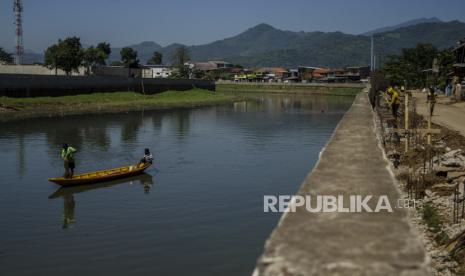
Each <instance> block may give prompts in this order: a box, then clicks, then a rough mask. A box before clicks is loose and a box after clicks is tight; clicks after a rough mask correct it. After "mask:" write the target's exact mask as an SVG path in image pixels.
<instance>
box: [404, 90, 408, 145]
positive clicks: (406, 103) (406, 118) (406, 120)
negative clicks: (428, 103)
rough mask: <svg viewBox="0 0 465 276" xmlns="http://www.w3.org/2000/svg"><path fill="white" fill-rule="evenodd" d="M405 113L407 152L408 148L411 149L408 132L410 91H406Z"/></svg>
mask: <svg viewBox="0 0 465 276" xmlns="http://www.w3.org/2000/svg"><path fill="white" fill-rule="evenodd" d="M404 103H405V114H404V119H405V123H404V128H405V130H406V133H405V152H408V149H409V133H408V131H407V130H408V129H409V117H408V115H409V114H408V112H409V108H408V105H409V102H408V93H405V102H404Z"/></svg>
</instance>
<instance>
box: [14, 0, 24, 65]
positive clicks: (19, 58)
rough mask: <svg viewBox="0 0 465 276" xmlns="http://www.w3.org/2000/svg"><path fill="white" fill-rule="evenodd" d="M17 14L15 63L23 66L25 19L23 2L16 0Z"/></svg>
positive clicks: (15, 11)
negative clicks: (23, 17) (23, 16)
mask: <svg viewBox="0 0 465 276" xmlns="http://www.w3.org/2000/svg"><path fill="white" fill-rule="evenodd" d="M13 11H14V13H15V25H16V31H15V34H16V46H15V63H16V64H21V63H22V62H23V53H24V46H23V19H22V18H21V15H22V13H23V3H22V1H21V0H15V4H14V7H13Z"/></svg>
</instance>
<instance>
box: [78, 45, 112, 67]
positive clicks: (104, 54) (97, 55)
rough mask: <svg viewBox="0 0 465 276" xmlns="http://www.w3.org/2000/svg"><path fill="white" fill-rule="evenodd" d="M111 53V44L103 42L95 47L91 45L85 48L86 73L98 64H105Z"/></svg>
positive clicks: (84, 63) (84, 62)
mask: <svg viewBox="0 0 465 276" xmlns="http://www.w3.org/2000/svg"><path fill="white" fill-rule="evenodd" d="M110 53H111V49H110V44H108V43H106V42H101V43H99V44H98V45H97V47H95V48H94V46H90V47H89V48H87V49H85V50H84V54H83V65H84V66H85V67H86V73H87V74H90V70H91V68H92V67H93V66H96V65H105V64H106V63H105V60H106V59H108V56H109V55H110Z"/></svg>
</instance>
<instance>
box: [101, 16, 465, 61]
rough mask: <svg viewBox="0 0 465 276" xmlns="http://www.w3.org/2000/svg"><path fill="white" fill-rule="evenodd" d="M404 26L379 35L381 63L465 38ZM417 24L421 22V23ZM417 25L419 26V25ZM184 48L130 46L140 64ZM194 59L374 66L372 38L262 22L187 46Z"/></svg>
mask: <svg viewBox="0 0 465 276" xmlns="http://www.w3.org/2000/svg"><path fill="white" fill-rule="evenodd" d="M421 20H423V19H418V20H416V21H410V24H407V23H403V24H400V25H405V24H407V26H403V27H398V28H396V29H393V30H388V31H384V32H381V33H376V35H375V36H374V41H375V52H376V54H377V59H378V62H379V61H381V62H382V61H383V60H385V57H386V56H387V55H390V54H397V53H399V52H400V51H401V49H403V48H410V47H415V45H416V44H418V43H432V44H433V45H435V46H436V47H438V48H440V49H443V48H448V47H452V46H454V45H455V42H456V41H458V40H460V39H463V38H464V37H465V23H462V22H460V21H450V22H436V21H437V20H438V19H436V20H435V19H434V18H432V19H431V18H430V19H425V20H429V21H433V22H424V23H421ZM415 22H416V23H415ZM413 23H415V24H413ZM179 46H182V44H178V43H174V44H171V45H168V46H166V47H162V46H160V45H159V44H157V43H155V42H153V41H145V42H142V43H139V44H134V45H130V46H128V47H132V48H134V49H135V50H136V51H137V52H138V56H139V60H140V61H141V63H145V62H146V61H147V60H148V59H149V58H150V57H151V56H152V54H153V52H154V51H159V52H161V53H162V54H163V61H164V63H165V64H169V63H170V58H171V56H172V54H173V52H174V50H175V49H176V48H177V47H179ZM187 47H188V49H189V50H190V52H191V57H192V60H193V61H206V60H225V61H228V62H231V63H234V64H237V63H238V64H242V65H244V66H246V67H255V66H285V67H296V66H299V65H308V66H321V67H344V66H357V65H367V64H369V63H370V36H366V35H353V34H345V33H342V32H302V31H301V32H293V31H284V30H279V29H276V28H274V27H272V26H270V25H268V24H259V25H257V26H255V27H253V28H250V29H247V30H246V31H244V32H243V33H240V34H238V35H236V36H232V37H229V38H226V39H222V40H218V41H214V42H212V43H208V44H204V45H196V46H187ZM120 50H121V48H112V54H111V56H110V61H113V60H119V59H120V55H119V52H120Z"/></svg>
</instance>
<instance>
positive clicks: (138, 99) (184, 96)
mask: <svg viewBox="0 0 465 276" xmlns="http://www.w3.org/2000/svg"><path fill="white" fill-rule="evenodd" d="M231 98H232V96H230V95H225V94H223V93H216V92H212V91H208V90H202V89H192V90H188V91H166V92H163V93H160V94H155V95H143V94H139V93H134V92H114V93H93V94H82V95H76V96H62V97H37V98H8V97H0V103H2V104H5V105H13V106H14V105H28V104H64V105H68V104H79V103H81V104H84V103H85V104H87V103H90V104H97V103H100V104H121V103H173V102H180V101H181V102H190V101H211V100H215V101H216V100H228V99H231Z"/></svg>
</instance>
